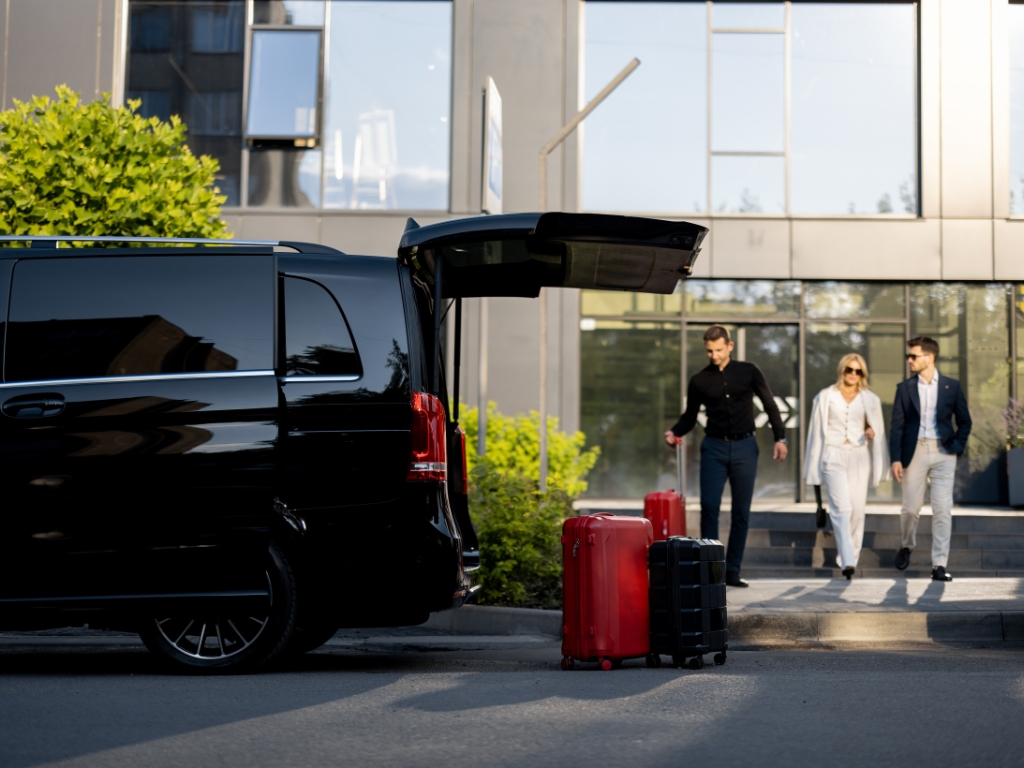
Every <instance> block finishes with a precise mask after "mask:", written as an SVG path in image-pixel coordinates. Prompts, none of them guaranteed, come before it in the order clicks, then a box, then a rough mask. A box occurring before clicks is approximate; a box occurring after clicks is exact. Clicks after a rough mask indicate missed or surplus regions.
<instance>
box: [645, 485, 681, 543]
mask: <svg viewBox="0 0 1024 768" xmlns="http://www.w3.org/2000/svg"><path fill="white" fill-rule="evenodd" d="M644 517H646V518H647V519H648V520H650V521H651V525H653V526H654V540H655V541H664V540H665V539H667V538H668V537H669V536H685V535H686V502H685V501H683V498H682V496H680V495H679V494H678V493H676V492H675V491H657V492H655V493H648V494H647V495H646V496H644Z"/></svg>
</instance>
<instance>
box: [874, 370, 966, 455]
mask: <svg viewBox="0 0 1024 768" xmlns="http://www.w3.org/2000/svg"><path fill="white" fill-rule="evenodd" d="M954 417H956V429H955V430H954V429H953V418H954ZM935 422H936V427H937V428H938V430H937V431H938V433H939V444H940V445H941V446H942V447H943V449H944V450H946V451H948V452H949V453H955V454H956V455H957V456H959V455H961V454H962V453H963V452H964V447H965V446H966V445H967V436H968V435H970V434H971V413H970V411H968V410H967V398H966V397H964V391H963V389H962V388H961V387H960V382H959V381H957V380H956V379H951V378H949V377H948V376H943V375H941V374H939V394H938V402H936V404H935ZM920 429H921V396H920V394H918V391H917V375H916V374H915V375H914V376H912V377H910V378H909V379H906V380H905V381H901V382H900V383H899V384H897V385H896V402H894V403H893V406H892V428H891V429H890V430H889V453H890V455H891V456H892V460H893V461H898V462H900V463H901V464H903V466H904V467H908V466H910V460H911V459H913V458H914V449H915V448H916V447H917V435H918V433H919V431H920Z"/></svg>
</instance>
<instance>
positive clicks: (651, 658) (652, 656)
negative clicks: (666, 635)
mask: <svg viewBox="0 0 1024 768" xmlns="http://www.w3.org/2000/svg"><path fill="white" fill-rule="evenodd" d="M644 661H645V662H646V663H647V666H648V667H651V668H652V669H655V668H657V667H660V666H661V655H660V654H657V653H649V654H647V658H646V659H644Z"/></svg>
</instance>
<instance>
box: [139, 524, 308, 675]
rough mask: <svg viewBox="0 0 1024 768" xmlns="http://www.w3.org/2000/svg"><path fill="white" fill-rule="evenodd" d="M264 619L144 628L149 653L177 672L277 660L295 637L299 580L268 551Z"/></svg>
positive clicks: (177, 618)
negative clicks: (266, 594) (267, 609)
mask: <svg viewBox="0 0 1024 768" xmlns="http://www.w3.org/2000/svg"><path fill="white" fill-rule="evenodd" d="M266 578H267V588H268V591H269V593H270V610H269V612H267V613H266V614H261V615H258V616H257V615H251V614H249V613H244V612H243V613H233V612H231V611H223V612H211V613H209V614H200V613H196V614H191V613H188V614H181V615H173V616H160V617H155V618H152V619H149V620H147V621H146V622H144V624H143V626H142V627H141V628H140V631H139V634H140V635H141V636H142V641H143V642H144V643H145V644H146V647H147V648H148V649H149V650H150V652H151V653H153V654H155V655H157V656H160V657H161V658H162V659H163V660H164V661H166V662H168V663H169V664H171V665H172V666H174V667H176V668H177V669H178V670H179V671H188V672H236V671H241V670H248V669H254V668H256V667H260V666H263V665H265V664H267V663H268V662H270V661H271V660H272V659H273V658H274V657H276V656H277V655H278V654H279V653H280V652H281V650H282V649H283V648H284V647H285V646H286V645H287V644H288V641H289V640H290V639H291V637H292V634H293V633H294V632H295V618H296V605H297V601H296V595H295V576H294V574H293V573H292V568H291V565H290V564H289V563H288V560H287V558H286V557H285V555H284V553H283V552H281V550H280V549H279V548H278V547H277V546H275V545H274V544H271V545H270V547H269V549H268V551H267V571H266Z"/></svg>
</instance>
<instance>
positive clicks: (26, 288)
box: [4, 255, 274, 381]
mask: <svg viewBox="0 0 1024 768" xmlns="http://www.w3.org/2000/svg"><path fill="white" fill-rule="evenodd" d="M273 296H274V262H273V257H272V256H269V255H266V256H264V255H258V256H257V255H248V256H139V257H97V258H40V259H24V260H21V261H18V262H17V263H16V264H15V267H14V282H13V288H12V293H11V306H10V315H9V318H10V326H9V327H8V329H7V355H6V361H5V372H4V378H5V380H6V381H41V380H49V379H78V378H95V377H107V376H132V375H145V374H167V373H193V372H201V371H249V370H271V369H273V367H274V364H273V352H274V311H273V308H274V298H273Z"/></svg>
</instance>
